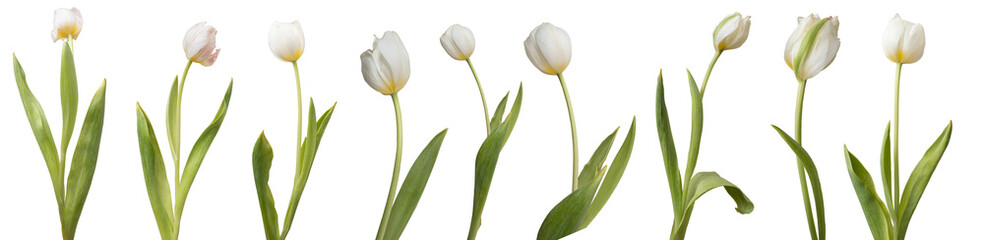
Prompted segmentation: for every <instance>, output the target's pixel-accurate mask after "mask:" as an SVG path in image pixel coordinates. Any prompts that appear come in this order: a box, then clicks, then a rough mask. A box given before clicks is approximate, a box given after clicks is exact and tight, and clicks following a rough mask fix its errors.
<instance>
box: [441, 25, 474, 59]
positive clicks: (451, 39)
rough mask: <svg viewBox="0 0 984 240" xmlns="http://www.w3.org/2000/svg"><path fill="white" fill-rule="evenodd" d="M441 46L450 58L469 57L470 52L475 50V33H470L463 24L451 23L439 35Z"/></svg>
mask: <svg viewBox="0 0 984 240" xmlns="http://www.w3.org/2000/svg"><path fill="white" fill-rule="evenodd" d="M441 46H442V47H444V51H445V52H448V55H449V56H451V58H454V59H457V60H465V59H468V58H471V55H472V52H474V51H475V35H472V31H471V30H470V29H468V28H466V27H465V26H461V25H458V24H455V25H451V27H448V30H446V31H444V35H441Z"/></svg>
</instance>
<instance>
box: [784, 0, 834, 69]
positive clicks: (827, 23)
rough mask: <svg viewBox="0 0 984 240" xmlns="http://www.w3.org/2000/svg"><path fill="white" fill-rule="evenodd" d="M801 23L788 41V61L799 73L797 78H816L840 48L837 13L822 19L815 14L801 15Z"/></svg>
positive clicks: (786, 54)
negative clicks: (835, 15) (834, 15)
mask: <svg viewBox="0 0 984 240" xmlns="http://www.w3.org/2000/svg"><path fill="white" fill-rule="evenodd" d="M798 20H799V26H797V27H796V30H795V31H793V34H792V35H790V36H789V40H788V41H786V53H785V58H786V65H788V66H789V68H790V69H793V72H795V73H796V80H799V81H804V80H806V79H810V78H813V77H814V76H816V75H817V74H818V73H820V71H822V70H823V69H825V68H827V66H830V63H831V62H833V61H834V57H836V56H837V49H839V48H840V38H838V37H837V28H838V25H840V23H839V22H838V21H837V17H827V18H823V19H821V18H820V17H819V16H817V15H816V14H811V15H810V16H807V17H800V18H799V19H798Z"/></svg>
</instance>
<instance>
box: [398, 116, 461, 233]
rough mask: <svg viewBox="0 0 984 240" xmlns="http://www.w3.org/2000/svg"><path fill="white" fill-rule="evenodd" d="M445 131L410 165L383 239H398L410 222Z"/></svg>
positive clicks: (432, 168) (439, 149) (446, 131)
mask: <svg viewBox="0 0 984 240" xmlns="http://www.w3.org/2000/svg"><path fill="white" fill-rule="evenodd" d="M447 133H448V129H444V130H443V131H441V132H440V133H438V134H437V135H436V136H434V139H431V141H430V143H428V144H427V146H426V147H424V150H423V151H421V152H420V156H418V157H417V160H415V161H414V162H413V166H411V167H410V172H409V173H407V177H406V179H404V180H403V185H401V186H400V193H398V194H397V195H396V200H395V201H393V212H392V213H391V215H390V217H389V219H388V220H387V221H388V222H387V224H386V232H385V233H386V235H384V236H383V237H384V239H387V240H395V239H400V235H402V234H403V230H404V229H406V227H407V223H408V222H410V216H411V215H413V211H414V210H416V209H417V203H418V202H420V196H421V195H422V194H424V187H426V186H427V179H428V178H430V174H431V170H434V162H435V161H436V160H437V153H438V152H440V151H441V144H442V143H443V142H444V135H446V134H447Z"/></svg>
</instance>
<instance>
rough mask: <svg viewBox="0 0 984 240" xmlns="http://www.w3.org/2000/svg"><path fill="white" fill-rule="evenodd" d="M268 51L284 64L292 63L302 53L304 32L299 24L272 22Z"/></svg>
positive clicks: (294, 22)
mask: <svg viewBox="0 0 984 240" xmlns="http://www.w3.org/2000/svg"><path fill="white" fill-rule="evenodd" d="M268 38H269V44H270V51H272V52H273V55H275V56H277V58H280V60H283V61H284V62H294V61H297V59H299V58H301V54H303V53H304V31H302V30H301V23H300V22H298V21H293V22H290V23H285V22H274V23H273V25H272V26H270V33H269V35H268Z"/></svg>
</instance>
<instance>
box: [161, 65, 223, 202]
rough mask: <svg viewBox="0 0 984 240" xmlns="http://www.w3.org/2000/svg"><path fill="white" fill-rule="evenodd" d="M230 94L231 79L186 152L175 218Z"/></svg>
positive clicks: (221, 118) (177, 193)
mask: <svg viewBox="0 0 984 240" xmlns="http://www.w3.org/2000/svg"><path fill="white" fill-rule="evenodd" d="M231 96H232V80H230V81H229V87H228V88H227V89H226V93H225V97H223V98H222V104H221V105H220V106H219V111H218V113H216V114H215V118H214V119H212V123H211V124H209V125H208V127H206V128H205V130H204V131H202V135H201V136H200V137H198V141H195V145H193V146H192V147H191V153H190V154H188V162H187V164H186V165H185V167H184V170H183V171H181V184H180V185H178V186H177V187H176V189H175V192H176V193H175V195H177V196H176V198H175V199H176V200H175V205H174V209H175V211H174V214H175V217H176V218H177V219H181V213H182V211H183V210H184V205H185V200H186V199H188V192H189V191H191V184H192V183H193V182H194V181H195V176H196V175H197V174H198V168H200V167H201V166H202V160H203V159H205V154H206V153H208V149H209V147H211V146H212V140H215V135H216V134H218V133H219V127H221V126H222V120H224V119H225V116H226V111H227V110H229V98H230V97H231Z"/></svg>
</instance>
